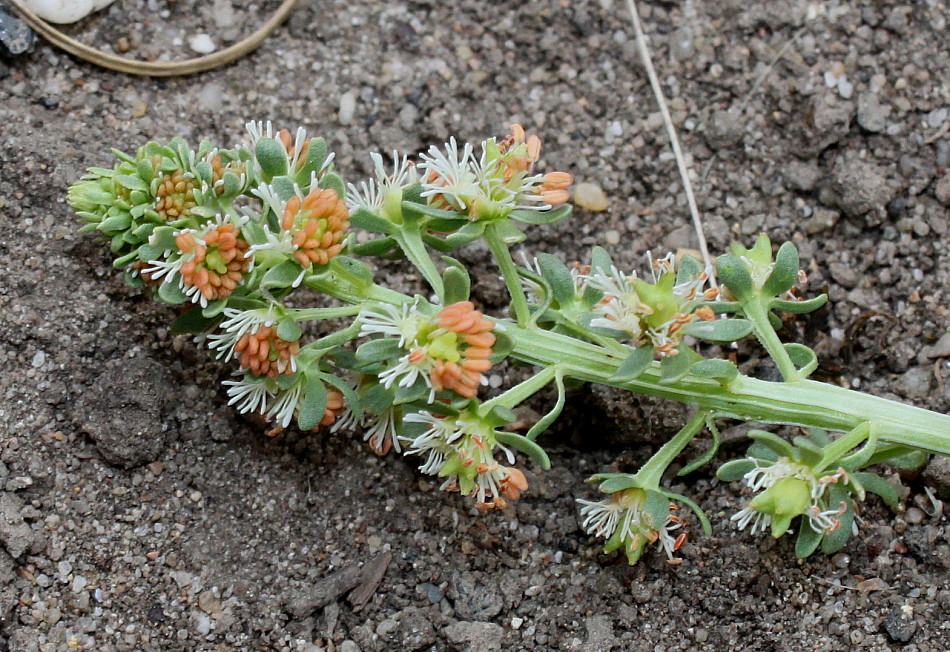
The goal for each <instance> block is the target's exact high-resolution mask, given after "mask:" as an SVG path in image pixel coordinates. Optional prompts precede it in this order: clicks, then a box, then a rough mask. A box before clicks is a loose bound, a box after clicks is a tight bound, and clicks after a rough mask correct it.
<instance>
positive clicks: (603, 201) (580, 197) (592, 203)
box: [574, 182, 607, 213]
mask: <svg viewBox="0 0 950 652" xmlns="http://www.w3.org/2000/svg"><path fill="white" fill-rule="evenodd" d="M574 203H575V204H577V205H578V206H580V207H581V208H586V209H587V210H589V211H594V212H595V213H596V212H600V211H605V210H607V195H606V194H605V193H604V191H603V190H602V189H601V187H600V186H598V185H597V184H596V183H590V182H584V183H579V184H577V185H576V186H574Z"/></svg>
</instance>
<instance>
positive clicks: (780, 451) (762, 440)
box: [749, 430, 820, 459]
mask: <svg viewBox="0 0 950 652" xmlns="http://www.w3.org/2000/svg"><path fill="white" fill-rule="evenodd" d="M749 439H752V440H753V441H755V442H756V443H759V444H762V445H763V446H765V447H766V448H768V449H769V450H770V451H772V452H773V453H775V454H776V455H778V456H779V457H787V458H789V459H794V458H795V449H794V448H792V445H791V444H789V443H788V442H787V441H785V440H784V439H782V438H781V437H779V436H778V435H776V434H774V433H771V432H765V431H764V430H750V431H749ZM819 459H820V456H819Z"/></svg>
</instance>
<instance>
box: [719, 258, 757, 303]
mask: <svg viewBox="0 0 950 652" xmlns="http://www.w3.org/2000/svg"><path fill="white" fill-rule="evenodd" d="M716 274H717V276H718V277H719V280H720V281H721V282H722V284H723V285H725V286H726V287H727V288H729V290H730V291H731V292H732V293H733V294H734V295H736V296H737V297H738V298H739V299H748V298H749V297H751V296H752V293H753V292H755V286H754V285H753V283H752V277H751V276H750V275H749V270H748V269H746V266H745V263H743V262H742V261H741V260H740V259H739V258H737V257H736V256H733V255H732V254H723V255H722V256H719V258H717V259H716Z"/></svg>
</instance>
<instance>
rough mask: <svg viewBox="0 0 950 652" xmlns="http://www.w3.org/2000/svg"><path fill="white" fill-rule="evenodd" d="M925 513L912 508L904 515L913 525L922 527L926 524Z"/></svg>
mask: <svg viewBox="0 0 950 652" xmlns="http://www.w3.org/2000/svg"><path fill="white" fill-rule="evenodd" d="M924 516H925V515H924V513H923V512H922V511H921V510H919V509H917V508H916V507H911V508H910V509H908V510H907V513H906V514H905V515H904V519H905V520H906V521H907V522H908V523H910V524H911V525H920V524H921V523H923V522H924Z"/></svg>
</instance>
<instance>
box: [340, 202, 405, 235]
mask: <svg viewBox="0 0 950 652" xmlns="http://www.w3.org/2000/svg"><path fill="white" fill-rule="evenodd" d="M350 224H352V225H353V226H355V227H358V228H360V229H366V230H367V231H373V232H374V233H392V232H393V231H394V230H395V229H396V226H395V225H394V224H393V223H392V222H390V221H389V220H387V219H385V218H382V217H380V216H379V215H376V214H375V213H373V212H372V211H370V210H369V209H367V208H363V207H360V208H359V209H357V211H356V212H355V213H353V214H352V215H350Z"/></svg>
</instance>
